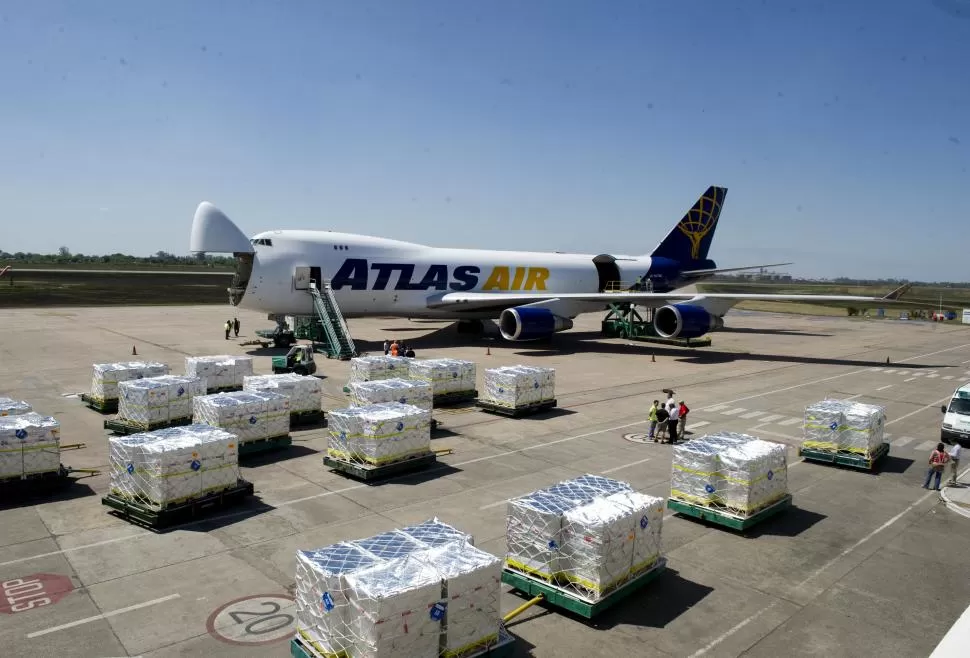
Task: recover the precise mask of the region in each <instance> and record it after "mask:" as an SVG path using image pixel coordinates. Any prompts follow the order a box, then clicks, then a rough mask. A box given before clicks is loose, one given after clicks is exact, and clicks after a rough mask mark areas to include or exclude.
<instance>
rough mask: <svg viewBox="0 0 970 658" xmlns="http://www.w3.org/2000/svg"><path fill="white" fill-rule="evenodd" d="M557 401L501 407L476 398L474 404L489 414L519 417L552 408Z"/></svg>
mask: <svg viewBox="0 0 970 658" xmlns="http://www.w3.org/2000/svg"><path fill="white" fill-rule="evenodd" d="M557 404H558V403H557V402H556V400H544V401H543V402H537V403H536V404H530V405H526V406H524V407H503V406H501V405H498V404H492V403H491V402H487V401H485V400H478V401H477V402H475V406H476V407H478V408H479V409H481V410H482V411H486V412H488V413H490V414H499V415H500V416H508V417H509V418H521V417H522V416H529V415H532V414H537V413H539V412H540V411H546V410H547V409H552V408H553V407H555V406H556V405H557Z"/></svg>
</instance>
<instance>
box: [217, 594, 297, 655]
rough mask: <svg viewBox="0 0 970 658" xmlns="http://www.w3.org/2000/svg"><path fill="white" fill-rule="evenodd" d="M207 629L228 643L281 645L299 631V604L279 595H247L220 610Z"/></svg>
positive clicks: (218, 638)
mask: <svg viewBox="0 0 970 658" xmlns="http://www.w3.org/2000/svg"><path fill="white" fill-rule="evenodd" d="M206 626H207V627H208V631H209V633H210V634H211V635H212V636H213V637H215V638H216V639H217V640H221V641H223V642H226V643H228V644H236V645H260V644H271V643H274V642H280V641H282V640H288V639H290V638H292V637H293V634H294V633H295V632H296V605H295V603H294V602H293V599H291V598H289V597H287V596H282V595H278V594H259V595H257V596H247V597H244V598H241V599H236V600H235V601H230V602H229V603H226V604H225V605H223V606H222V607H220V608H218V609H217V610H216V611H215V612H213V613H212V614H211V615H210V616H209V619H208V621H207V623H206Z"/></svg>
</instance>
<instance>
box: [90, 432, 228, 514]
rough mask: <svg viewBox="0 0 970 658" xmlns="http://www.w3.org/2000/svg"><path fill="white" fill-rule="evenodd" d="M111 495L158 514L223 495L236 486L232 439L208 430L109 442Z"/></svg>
mask: <svg viewBox="0 0 970 658" xmlns="http://www.w3.org/2000/svg"><path fill="white" fill-rule="evenodd" d="M108 463H109V464H110V468H111V477H110V486H111V493H112V494H114V495H116V496H118V497H120V498H122V499H125V500H129V501H131V502H133V503H138V504H140V505H143V506H145V507H148V508H149V509H153V510H162V509H165V508H166V507H170V506H172V505H177V504H180V503H184V502H187V501H191V500H195V499H198V498H201V497H203V496H205V495H206V494H209V493H212V492H217V491H223V490H225V489H229V488H231V487H233V486H235V485H236V483H237V482H238V480H239V454H238V441H237V439H236V437H235V436H234V435H233V434H231V433H229V432H226V431H224V430H221V429H218V428H215V427H211V426H209V425H187V426H184V427H169V428H165V429H160V430H155V431H153V432H143V433H140V434H131V435H129V436H113V437H110V438H109V439H108Z"/></svg>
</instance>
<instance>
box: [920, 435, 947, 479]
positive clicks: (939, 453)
mask: <svg viewBox="0 0 970 658" xmlns="http://www.w3.org/2000/svg"><path fill="white" fill-rule="evenodd" d="M949 460H950V455H948V454H946V452H945V451H944V450H943V444H942V443H937V444H936V450H934V451H933V452H931V453H930V461H929V466H930V467H929V469H928V470H927V471H926V482H924V483H923V488H924V489H929V488H930V480H931V479H933V475H934V474H935V475H936V487H934V489H935V490H936V491H939V490H940V478H942V477H943V468H944V467H945V466H946V463H947V462H948V461H949Z"/></svg>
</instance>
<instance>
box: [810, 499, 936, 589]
mask: <svg viewBox="0 0 970 658" xmlns="http://www.w3.org/2000/svg"><path fill="white" fill-rule="evenodd" d="M935 493H936V492H935V491H931V492H929V493H927V494H926V495H924V496H922V497H921V498H920V499H919V500H917V501H916V502H915V503H913V504H912V505H910V506H909V507H907V508H906V509H904V510H903V511H902V512H900V513H899V514H897V515H896V516H894V517H893V518H891V519H889V520H888V521H886V522H885V523H883V524H882V525H881V526H879V527H878V528H876V529H875V530H873V531H872V532H870V533H869V534H868V535H866V536H865V537H863V538H862V539H860V540H859V541H857V542H856V543H854V544H852V546H850V547H849V548H847V549H845V550H844V551H842V552H841V553H839V554H838V556H837V557H834V558H832V559H831V560H829V561H828V562H826V563H825V564H823V565H822V566H821V567H819V568H818V569H816V570H815V571H814V572H812V575H810V576H809V577H808V578H806V579H805V580H803V581H802V582H800V583H798V584H797V585H795V589H800V588H801V587H804V586H805V585H806V584H808V583H810V582H811V581H813V580H815V579H816V578H817V577H818V576H819V575H821V573H822V572H823V571H825V570H826V569H828V568H829V567H831V566H832V565H833V564H835V563H836V562H838V561H839V560H841V559H842V558H844V557H845V556H847V555H848V554H849V553H851V552H852V551H854V550H855V549H857V548H859V547H860V546H862V545H863V544H865V543H866V542H867V541H869V540H870V539H872V538H873V537H875V536H876V535H878V534H879V533H880V532H882V531H883V530H885V529H886V528H889V527H890V526H891V525H893V524H894V523H896V521H898V520H899V519H901V518H903V517H904V516H905V515H906V513H907V512H909V511H911V510H912V509H914V508H916V507H917V506H919V505H921V504H922V503H923V501H925V500H926V499H927V498H929V497H930V496H932V495H934V494H935Z"/></svg>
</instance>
